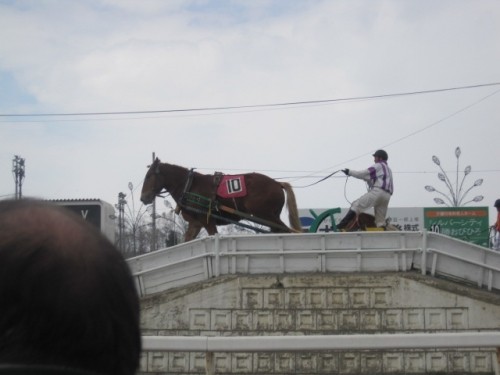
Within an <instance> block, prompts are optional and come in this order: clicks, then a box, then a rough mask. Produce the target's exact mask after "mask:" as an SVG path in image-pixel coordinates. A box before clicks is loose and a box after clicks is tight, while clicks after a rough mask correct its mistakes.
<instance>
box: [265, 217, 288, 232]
mask: <svg viewBox="0 0 500 375" xmlns="http://www.w3.org/2000/svg"><path fill="white" fill-rule="evenodd" d="M272 221H273V222H274V223H276V224H277V225H278V226H279V227H278V226H276V227H275V226H272V227H270V229H271V233H290V232H291V230H290V229H289V228H288V226H287V225H286V224H285V223H284V222H282V221H281V219H274V220H272ZM280 227H281V228H280Z"/></svg>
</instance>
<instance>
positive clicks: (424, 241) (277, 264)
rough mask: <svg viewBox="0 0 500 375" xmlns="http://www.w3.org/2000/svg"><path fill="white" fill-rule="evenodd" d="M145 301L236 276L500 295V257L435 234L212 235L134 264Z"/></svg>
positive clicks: (158, 253)
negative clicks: (435, 284) (312, 277)
mask: <svg viewBox="0 0 500 375" xmlns="http://www.w3.org/2000/svg"><path fill="white" fill-rule="evenodd" d="M128 264H129V266H130V268H131V270H132V273H133V275H134V278H135V280H136V285H137V287H138V290H139V292H140V294H141V296H144V295H149V294H153V293H158V292H161V291H164V290H168V289H170V288H174V287H179V286H185V285H188V284H190V283H193V282H198V281H203V280H207V279H210V278H212V277H217V276H222V275H232V274H276V273H306V272H361V271H363V272H380V271H395V272H403V271H409V270H411V269H416V270H420V272H421V273H422V274H424V275H425V274H429V275H431V276H449V277H453V278H454V279H457V280H463V281H465V282H469V283H474V284H476V285H477V286H479V287H483V286H485V287H486V288H487V289H488V290H492V289H497V290H500V253H499V252H496V251H493V250H490V249H488V248H485V247H481V246H477V245H474V244H471V243H468V242H465V241H460V240H456V239H453V238H451V237H448V236H445V235H441V234H437V233H432V232H426V231H424V232H354V233H304V234H279V235H278V234H265V235H264V234H260V235H245V236H220V235H216V236H211V237H207V238H204V239H201V240H195V241H191V242H189V243H186V244H181V245H177V246H174V247H171V248H166V249H161V250H158V251H155V252H153V253H149V254H145V255H142V256H139V257H135V258H131V259H129V260H128Z"/></svg>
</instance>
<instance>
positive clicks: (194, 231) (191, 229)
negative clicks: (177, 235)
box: [184, 221, 202, 242]
mask: <svg viewBox="0 0 500 375" xmlns="http://www.w3.org/2000/svg"><path fill="white" fill-rule="evenodd" d="M201 228H202V226H201V225H200V224H199V223H198V222H194V221H190V222H189V225H188V229H187V230H186V236H185V237H184V242H188V241H191V240H194V239H195V238H196V236H197V235H198V234H199V233H200V231H201Z"/></svg>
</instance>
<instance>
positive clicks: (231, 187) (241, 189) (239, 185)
mask: <svg viewBox="0 0 500 375" xmlns="http://www.w3.org/2000/svg"><path fill="white" fill-rule="evenodd" d="M217 195H218V196H219V197H221V198H238V197H244V196H245V195H247V187H246V185H245V176H243V175H224V176H222V179H221V182H220V184H219V186H218V188H217Z"/></svg>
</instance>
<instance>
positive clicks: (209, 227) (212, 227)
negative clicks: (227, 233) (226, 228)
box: [205, 220, 217, 236]
mask: <svg viewBox="0 0 500 375" xmlns="http://www.w3.org/2000/svg"><path fill="white" fill-rule="evenodd" d="M205 229H206V230H207V233H208V235H209V236H213V235H214V234H216V233H217V226H216V225H215V222H214V221H213V220H210V222H209V223H208V224H205Z"/></svg>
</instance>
